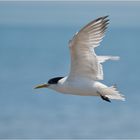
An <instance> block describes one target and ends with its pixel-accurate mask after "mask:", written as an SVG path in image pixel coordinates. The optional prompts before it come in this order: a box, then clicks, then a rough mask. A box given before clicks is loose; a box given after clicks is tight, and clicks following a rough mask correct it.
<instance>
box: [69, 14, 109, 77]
mask: <svg viewBox="0 0 140 140" xmlns="http://www.w3.org/2000/svg"><path fill="white" fill-rule="evenodd" d="M108 23H109V19H108V16H104V17H100V18H98V19H96V20H93V21H91V22H90V23H89V24H87V25H86V26H84V27H83V28H82V29H81V30H80V31H79V32H77V33H76V34H75V35H74V37H73V38H72V40H71V41H70V42H69V48H70V52H71V69H70V73H69V76H68V79H73V78H77V77H78V78H89V79H92V80H102V79H103V70H102V65H101V62H104V61H105V60H107V58H108V57H107V58H106V57H104V58H103V57H102V59H101V57H100V60H99V57H98V56H97V55H96V54H95V52H94V48H95V47H98V46H99V44H100V42H101V41H102V39H103V37H104V33H105V31H106V29H107V25H108Z"/></svg>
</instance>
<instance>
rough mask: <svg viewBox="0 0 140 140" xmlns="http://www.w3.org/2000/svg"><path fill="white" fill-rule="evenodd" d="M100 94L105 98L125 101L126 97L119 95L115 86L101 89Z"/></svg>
mask: <svg viewBox="0 0 140 140" xmlns="http://www.w3.org/2000/svg"><path fill="white" fill-rule="evenodd" d="M100 93H101V96H102V97H104V98H108V99H115V100H122V101H125V97H124V95H122V94H120V93H119V91H118V90H117V88H116V86H115V85H113V86H111V87H106V88H102V89H100Z"/></svg>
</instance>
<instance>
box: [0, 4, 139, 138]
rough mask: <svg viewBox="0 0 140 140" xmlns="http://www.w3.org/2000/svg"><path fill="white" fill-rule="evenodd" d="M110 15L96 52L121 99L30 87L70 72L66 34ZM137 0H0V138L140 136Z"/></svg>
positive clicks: (106, 76)
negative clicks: (109, 100)
mask: <svg viewBox="0 0 140 140" xmlns="http://www.w3.org/2000/svg"><path fill="white" fill-rule="evenodd" d="M105 15H109V18H110V24H109V28H108V30H107V32H106V36H105V38H104V40H103V41H102V43H101V46H100V47H98V48H97V49H96V52H97V54H100V55H101V54H103V55H107V54H110V55H118V56H120V57H121V59H120V61H118V62H106V63H105V64H104V75H105V76H104V80H103V83H105V84H107V85H108V86H111V85H113V84H117V86H118V89H119V90H120V91H121V93H122V94H124V95H125V96H126V101H125V102H121V101H114V100H113V101H112V103H111V104H110V103H107V102H105V101H103V100H101V99H100V98H97V97H81V96H72V95H65V94H60V93H57V92H55V91H51V90H49V89H39V90H35V89H33V88H34V86H35V85H37V84H40V83H44V82H47V81H48V80H49V79H50V78H52V77H55V76H65V75H67V74H68V72H69V67H70V54H69V48H68V41H69V39H71V38H72V36H73V35H74V33H75V32H76V31H78V30H79V29H80V28H81V27H83V26H84V25H85V24H87V23H88V22H90V21H91V20H93V19H96V18H98V17H100V16H105ZM139 15H140V2H37V1H36V2H20V1H19V2H18V1H17V2H16V1H15V2H10V1H9V2H4V1H3V2H2V1H1V2H0V138H60V139H61V138H63V139H64V138H140V120H139V118H140V109H139V107H140V92H139V91H140V90H139V88H140V77H139V75H140V74H139V72H140V55H139V53H140V16H139Z"/></svg>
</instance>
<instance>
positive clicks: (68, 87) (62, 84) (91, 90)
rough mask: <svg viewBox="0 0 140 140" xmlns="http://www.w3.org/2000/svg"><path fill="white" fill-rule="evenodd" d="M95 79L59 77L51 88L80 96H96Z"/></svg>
mask: <svg viewBox="0 0 140 140" xmlns="http://www.w3.org/2000/svg"><path fill="white" fill-rule="evenodd" d="M96 83H97V82H96V81H93V80H92V81H91V80H89V79H75V80H74V81H70V80H67V77H65V78H63V79H61V80H60V81H59V83H58V84H57V85H52V86H51V88H52V89H54V90H56V91H58V92H62V93H66V94H73V95H81V96H97V95H98V93H97V88H96Z"/></svg>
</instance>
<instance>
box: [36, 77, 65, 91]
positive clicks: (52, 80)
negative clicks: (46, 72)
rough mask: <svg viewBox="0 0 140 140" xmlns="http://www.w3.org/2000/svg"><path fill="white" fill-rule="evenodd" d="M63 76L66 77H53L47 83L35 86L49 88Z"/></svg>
mask: <svg viewBox="0 0 140 140" xmlns="http://www.w3.org/2000/svg"><path fill="white" fill-rule="evenodd" d="M62 78H64V77H55V78H51V79H50V80H48V82H47V83H44V84H40V85H37V86H36V87H35V89H37V88H49V86H51V85H56V84H57V83H58V81H59V80H60V79H62Z"/></svg>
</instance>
